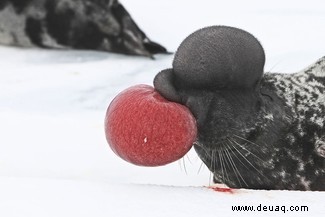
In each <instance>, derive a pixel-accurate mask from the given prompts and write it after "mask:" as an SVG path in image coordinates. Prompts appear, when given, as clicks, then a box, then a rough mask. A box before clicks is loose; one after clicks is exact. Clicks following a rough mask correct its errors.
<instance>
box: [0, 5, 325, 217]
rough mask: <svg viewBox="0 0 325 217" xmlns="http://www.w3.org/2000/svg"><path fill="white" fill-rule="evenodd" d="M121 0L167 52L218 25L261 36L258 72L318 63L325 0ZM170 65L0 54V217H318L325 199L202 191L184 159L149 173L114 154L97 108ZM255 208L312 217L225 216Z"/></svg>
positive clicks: (82, 54) (69, 54)
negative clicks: (262, 51) (302, 208)
mask: <svg viewBox="0 0 325 217" xmlns="http://www.w3.org/2000/svg"><path fill="white" fill-rule="evenodd" d="M121 2H122V3H123V4H124V5H125V6H126V7H127V9H128V10H129V12H130V13H131V14H132V16H133V17H134V19H135V20H136V21H137V22H138V24H139V25H140V27H141V28H142V29H143V30H144V31H145V32H146V33H147V34H148V35H149V37H151V38H152V39H154V40H156V41H158V42H161V43H162V44H164V45H165V46H167V48H168V49H169V50H170V51H175V49H176V48H177V46H178V45H179V43H180V42H181V41H182V40H183V39H184V38H185V37H186V36H187V35H188V34H189V33H191V32H193V31H195V30H196V29H198V28H201V27H204V26H208V25H215V24H220V25H231V26H236V27H240V28H243V29H246V30H248V31H250V32H251V33H253V34H254V35H255V36H256V37H258V38H259V40H260V41H261V42H262V44H263V46H264V48H265V50H266V55H267V64H266V67H265V69H266V71H269V70H271V71H277V72H294V71H297V70H300V69H302V68H303V67H305V66H307V65H308V64H311V63H312V62H314V61H315V60H316V59H318V58H320V57H321V56H324V55H325V42H324V38H325V3H323V2H324V1H322V0H319V1H316V0H310V1H308V3H307V1H280V0H276V1H269V2H265V1H257V0H256V1H251V0H247V1H234V0H232V1H212V0H210V1H208V0H202V1H186V0H174V1H172V0H164V1H150V0H137V1H132V0H121ZM172 58H173V56H172V55H158V56H157V57H156V60H155V61H153V60H150V59H146V58H142V57H128V56H122V55H116V54H108V53H101V52H89V51H49V50H39V49H32V50H30V49H28V50H27V49H19V48H8V47H0V66H1V67H0V76H1V79H0V132H1V134H0V216H1V217H2V216H3V217H14V216H15V217H52V216H53V217H54V216H55V217H65V216H69V217H71V216H78V217H83V216H95V217H101V216H106V217H107V216H114V217H115V216H116V217H120V216H141V217H143V216H154V217H155V216H164V217H165V216H177V217H182V216H186V217H189V216H233V215H240V214H241V215H246V216H251V215H261V216H262V215H263V216H272V215H275V214H277V215H283V216H324V215H325V208H324V207H325V206H324V201H325V192H293V191H249V190H238V191H236V192H234V193H233V194H231V193H220V192H214V191H212V190H210V189H207V188H204V187H202V186H208V185H209V184H210V183H211V182H210V174H209V172H208V170H207V169H206V168H204V166H203V167H202V168H201V169H200V166H201V161H200V160H199V159H198V157H197V156H196V154H195V153H194V152H193V151H191V152H190V153H189V154H188V156H187V157H185V158H184V159H182V160H180V161H179V162H176V163H173V164H170V165H167V166H164V167H157V168H145V167H137V166H134V165H131V164H128V163H126V162H124V161H123V160H121V159H119V158H118V157H116V156H115V155H114V153H113V152H112V151H111V150H110V149H109V147H108V145H107V143H106V141H105V137H104V132H103V121H104V115H105V110H106V107H107V106H108V104H109V102H110V101H111V100H112V98H113V97H114V96H115V95H116V94H117V93H118V92H120V91H121V90H123V89H125V88H126V87H129V86H130V85H133V84H139V83H145V84H152V79H153V77H154V76H155V74H156V73H157V72H159V71H160V70H162V69H165V68H167V67H170V66H171V62H172ZM260 204H261V205H262V206H274V207H275V206H286V207H284V208H285V209H286V210H287V209H290V206H292V205H293V206H304V205H306V206H308V208H309V211H308V212H289V211H286V212H285V214H282V213H283V211H281V210H280V211H279V212H275V211H273V212H271V211H264V212H263V211H260V212H235V213H234V212H233V211H232V210H231V206H233V205H252V206H255V209H257V208H258V206H259V205H260ZM282 208H283V207H282ZM280 213H281V214H280Z"/></svg>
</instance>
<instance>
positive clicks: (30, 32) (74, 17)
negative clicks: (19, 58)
mask: <svg viewBox="0 0 325 217" xmlns="http://www.w3.org/2000/svg"><path fill="white" fill-rule="evenodd" d="M0 44H4V45H12V46H22V47H35V46H37V47H43V48H61V49H62V48H64V49H68V48H70V49H71V48H73V49H91V50H101V51H110V52H117V53H124V54H135V55H144V56H152V55H153V54H155V53H166V49H165V48H164V47H162V46H161V45H159V44H157V43H155V42H152V41H150V40H149V38H148V37H147V36H146V35H145V34H144V33H143V32H142V31H141V30H140V28H139V27H138V26H137V25H136V23H135V22H134V21H133V20H132V18H131V16H130V15H129V13H128V12H127V11H126V10H125V8H124V7H123V6H122V5H121V4H120V3H119V2H118V1H117V0H2V1H1V2H0Z"/></svg>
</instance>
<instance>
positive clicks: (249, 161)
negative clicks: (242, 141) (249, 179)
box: [233, 146, 267, 178]
mask: <svg viewBox="0 0 325 217" xmlns="http://www.w3.org/2000/svg"><path fill="white" fill-rule="evenodd" d="M233 148H235V146H233ZM235 149H236V148H235ZM236 150H237V149H236ZM237 151H238V150H237ZM238 153H239V154H240V156H242V158H243V159H244V160H245V161H246V162H247V163H248V164H249V165H250V166H251V167H253V168H254V169H255V170H256V172H258V173H259V174H260V175H261V176H263V177H265V175H264V174H263V173H262V172H261V171H260V170H258V169H257V168H256V167H255V166H254V165H253V164H252V163H251V162H250V161H249V160H248V159H247V158H246V157H245V156H244V155H243V154H242V153H241V152H239V151H238ZM265 178H267V177H265Z"/></svg>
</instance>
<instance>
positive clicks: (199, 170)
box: [197, 161, 203, 174]
mask: <svg viewBox="0 0 325 217" xmlns="http://www.w3.org/2000/svg"><path fill="white" fill-rule="evenodd" d="M202 166H203V161H202V162H201V164H200V167H199V169H198V171H197V174H200V172H201V169H202Z"/></svg>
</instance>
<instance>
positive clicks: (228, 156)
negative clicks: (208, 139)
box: [223, 149, 241, 185]
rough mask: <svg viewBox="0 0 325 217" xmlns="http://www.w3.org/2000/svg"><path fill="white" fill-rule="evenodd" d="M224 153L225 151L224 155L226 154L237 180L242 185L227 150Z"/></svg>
mask: <svg viewBox="0 0 325 217" xmlns="http://www.w3.org/2000/svg"><path fill="white" fill-rule="evenodd" d="M223 151H224V153H225V156H226V157H227V159H228V160H229V163H230V165H231V168H232V170H233V171H234V173H235V176H236V178H237V180H238V182H239V184H240V185H241V181H240V180H239V178H238V175H237V173H236V170H235V168H234V166H233V164H232V161H231V160H230V156H229V155H228V154H227V152H226V151H227V149H224V150H223Z"/></svg>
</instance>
